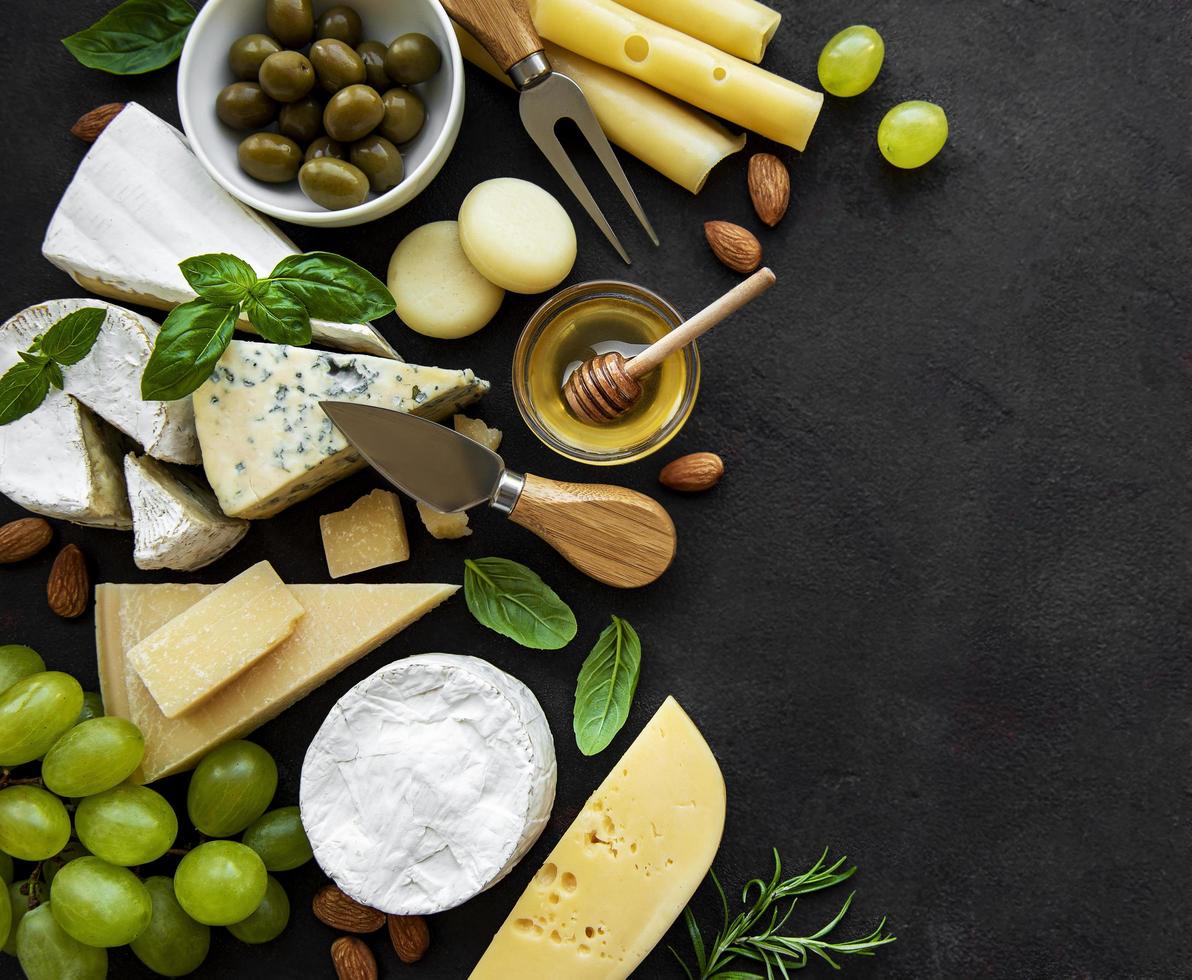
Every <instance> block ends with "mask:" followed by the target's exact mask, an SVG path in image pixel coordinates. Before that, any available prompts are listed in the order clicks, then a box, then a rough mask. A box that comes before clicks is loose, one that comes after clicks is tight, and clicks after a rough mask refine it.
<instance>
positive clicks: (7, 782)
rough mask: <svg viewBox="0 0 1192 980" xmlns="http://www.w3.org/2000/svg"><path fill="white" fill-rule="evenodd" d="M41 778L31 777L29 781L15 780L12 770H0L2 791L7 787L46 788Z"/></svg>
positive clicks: (0, 787)
mask: <svg viewBox="0 0 1192 980" xmlns="http://www.w3.org/2000/svg"><path fill="white" fill-rule="evenodd" d="M44 785H45V784H44V783H43V782H42V781H41V777H40V776H30V777H29V778H28V779H13V778H12V770H10V769H3V770H0V789H4V788H5V787H7V786H44Z"/></svg>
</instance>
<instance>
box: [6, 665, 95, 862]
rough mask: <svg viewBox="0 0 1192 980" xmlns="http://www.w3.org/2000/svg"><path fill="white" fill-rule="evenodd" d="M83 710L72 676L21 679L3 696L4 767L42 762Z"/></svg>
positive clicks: (57, 674)
mask: <svg viewBox="0 0 1192 980" xmlns="http://www.w3.org/2000/svg"><path fill="white" fill-rule="evenodd" d="M82 707H83V689H82V688H81V687H79V682H78V681H76V680H75V679H74V678H73V677H71V676H70V674H63V673H62V672H61V671H57V670H44V671H42V672H41V673H37V674H30V675H29V676H28V677H23V678H21V679H20V680H19V681H17V682H16V683H15V684H13V685H12V686H11V687H10V688H9V689H8V690H7V691H5V692H4V693H3V694H0V766H19V765H22V764H23V763H26V762H32V761H33V760H34V759H40V758H41V757H42V756H43V755H45V754H46V753H47V752H48V751H49V750H50V746H51V745H53V744H54V743H55V742H56V741H58V738H59V736H60V735H61V734H62V733H63V732H65V731H66V730H67V729H68V728H70V726H71V725H73V724H74V723H75V719H76V718H78V716H79V711H80V710H81V709H82ZM15 856H16V855H14V857H15Z"/></svg>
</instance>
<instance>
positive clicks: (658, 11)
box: [621, 0, 782, 64]
mask: <svg viewBox="0 0 1192 980" xmlns="http://www.w3.org/2000/svg"><path fill="white" fill-rule="evenodd" d="M621 5H622V6H623V7H628V8H629V9H630V10H636V11H637V12H638V13H639V14H641V15H642V16H644V17H649V18H650V19H651V20H656V21H658V22H659V23H660V24H666V26H667V27H673V28H674V29H675V30H676V31H682V32H683V33H684V34H690V35H691V36H692V37H696V38H699V39H700V40H701V41H705V42H707V43H708V44H710V45H712V47H714V48H719V49H720V50H721V51H725V52H727V53H728V54H735V55H736V56H737V57H738V58H744V59H745V60H746V61H752V62H754V64H756V63H757V62H759V61H761V60H762V57H763V56H764V55H765V53H766V46H767V45H768V44H769V43H770V40H771V39H772V38H773V37H774V32H775V31H777V30H778V24H779V23H780V22H781V21H782V14H780V13H779V12H778V11H777V10H773V9H771V8H770V7H767V6H766V5H765V4H763V3H758V2H757V0H621Z"/></svg>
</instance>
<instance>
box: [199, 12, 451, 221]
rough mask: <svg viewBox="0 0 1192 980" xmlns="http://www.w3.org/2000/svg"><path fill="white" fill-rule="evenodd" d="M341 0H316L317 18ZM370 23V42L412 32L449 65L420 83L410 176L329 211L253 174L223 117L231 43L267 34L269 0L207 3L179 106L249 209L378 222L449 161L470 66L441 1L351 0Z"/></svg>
mask: <svg viewBox="0 0 1192 980" xmlns="http://www.w3.org/2000/svg"><path fill="white" fill-rule="evenodd" d="M333 5H334V0H323V2H319V0H316V2H315V5H314V6H315V16H316V17H317V16H318V15H319V13H320V12H321V11H322V10H324V9H326V8H327V7H331V6H333ZM351 5H352V6H353V7H355V8H356V10H357V11H358V12H359V14H360V18H361V20H362V21H363V22H364V37H365V40H368V39H374V40H378V41H381V42H382V43H383V44H388V43H389V42H390V41H392V40H393V39H394V38H395V37H398V36H400V35H402V34H407V33H409V32H411V31H414V32H417V33H420V34H425V35H426V36H427V37H429V38H431V39H432V40H433V41H434V42H435V44H437V45H438V46H439V51H441V52H442V55H443V66H442V67H441V68H440V69H439V71H438V73H437V74H436V75H435V76H434V78H432V79H430V80H429V81H427V82H424V83H423V84H421V85H418V86H417V87H416V88H415V91H416V92H417V93H418V94H419V96H421V98H422V101H423V102H424V103H425V104H426V125H424V126H423V127H422V132H420V133H419V134H418V135H417V136H416V137H415V138H414V139H413V140H412V141H411V142H409V143H407V144H405V145H403V146H402V147H401V151H402V158H403V160H404V161H405V178H404V179H403V180H402V182H401V183H400V184H398V185H397V186H396V187H394V188H393V189H392V190H390V191H386V192H385V193H384V194H372V195H370V196H369V198H368V200H366V201H365V202H364V203H363V204H360V205H358V206H356V207H354V208H345V209H344V210H343V211H327V210H325V209H324V208H321V207H319V206H318V205H317V204H315V203H314V202H313V201H311V200H310V199H309V198H307V196H306V195H305V194H303V193H302V190H301V188H299V186H298V182H297V181H293V182H291V183H288V184H266V183H263V182H261V181H258V180H254V179H253V178H252V177H249V176H248V174H246V173H244V171H242V170H241V169H240V165H239V164H238V163H237V162H236V148H237V147H238V146H239V144H240V141H241V140H242V139H243V138H244V137H245V136H247V135H248V134H247V133H238V132H236V131H235V130H232V129H230V128H229V127H227V126H225V125H224V124H223V123H221V122H220V121H219V119H218V118H216V115H215V97H216V96H217V95H218V94H219V92H220V90H221V89H222V88H223V87H224V86H225V85H229V84H231V83H232V82H233V81H235V79H234V78H233V77H232V73H231V71H230V70H229V69H228V48H230V47H231V45H232V42H233V41H235V40H236V38H238V37H241V36H242V35H244V34H252V33H262V34H264V33H267V28H266V27H265V0H208V3H207V4H206V5H205V6H204V7H203V9H202V10H201V11H199V16H198V17H197V18H195V22H194V24H193V26H192V27H191V29H190V34H189V36H188V37H187V39H186V46H185V47H184V48H183V49H182V61H181V64H180V65H179V69H178V111H179V114H180V115H181V116H182V128H183V129H185V130H186V137H187V139H188V140H190V145H191V148H192V149H193V150H194V152H195V155H196V156H198V158H199V159H200V160H202V161H203V166H205V167H206V168H207V170H208V172H209V173H210V174H211V176H212V177H214V178H215V180H216V181H218V182H219V183H220V185H221V186H222V187H223V188H224V189H225V190H226V191H227V192H228V193H229V194H232V195H233V196H235V197H237V198H239V199H240V200H241V201H243V202H244V203H245V204H247V205H248V206H249V207H253V208H256V209H257V210H258V211H263V212H265V214H268V215H271V216H272V217H274V218H280V219H281V220H283V221H292V222H294V223H295V224H300V225H317V226H322V227H326V228H342V227H345V226H347V225H359V224H363V223H364V222H366V221H374V220H376V219H377V218H381V217H384V216H385V215H387V214H389V213H390V212H392V211H396V210H397V209H398V208H400V207H401V206H402V205H403V204H405V203H406V202H408V201H411V200H413V199H414V197H416V196H417V195H418V194H419V193H420V192H421V191H422V190H423V189H424V188H425V187H426V185H427V184H429V183H430V182H431V181H432V180H433V179H434V177H435V175H436V174H437V173H438V172H439V170H440V169H441V168H442V166H443V164H444V163H446V161H447V157H448V155H449V154H450V153H451V149H452V147H454V146H455V138H456V136H458V135H459V124H460V120H461V118H462V117H463V109H464V68H463V59H462V58H461V57H460V53H459V42H458V41H456V39H455V31H453V30H452V28H451V22H450V20H448V18H447V14H446V12H445V11H444V10H443V8H442V6H440V4H439V2H438V0H351Z"/></svg>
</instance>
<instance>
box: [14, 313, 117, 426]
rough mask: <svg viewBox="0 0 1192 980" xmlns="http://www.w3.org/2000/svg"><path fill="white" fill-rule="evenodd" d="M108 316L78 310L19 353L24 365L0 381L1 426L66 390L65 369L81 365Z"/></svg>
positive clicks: (35, 338)
mask: <svg viewBox="0 0 1192 980" xmlns="http://www.w3.org/2000/svg"><path fill="white" fill-rule="evenodd" d="M107 315H108V314H107V310H104V309H102V308H98V307H94V306H87V307H84V308H83V309H81V310H75V311H74V312H73V313H68V314H67V315H66V316H64V317H63V318H62V319H61V320H59V321H58V322H57V323H55V324H54V325H53V326H52V327H50V329H49V330H47V331H46V332H45V333H44V334H43V335H39V336H37V337H34V338H33V344H32V346H30V348H29V349H28V350H25V351H18V352H17V356H18V357H20V359H21V363H20V364H15V365H13V366H12V367H11V368H9V369H8V371H6V372H5V373H4V376H3V377H0V425H8V423H9V422H15V421H16V420H17V419H19V418H21V416H23V415H28V414H29V413H30V412H32V411H33V410H34V409H35V408H37V406H38V405H40V404H41V403H42V402H43V401H44V400H45V397H46V395H48V394H49V393H50V387H51V386H52V387H54V388H58V389H61V388H62V386H63V385H64V384H65V381H64V380H63V377H62V366H63V365H66V366H70V365H71V364H77V363H78V362H79V361H81V360H82V359H83V358H84V357H86V356H87V354H88V353H90V351H91V348H92V347H94V346H95V341H96V340H97V339H98V338H99V331H100V328H101V327H102V326H103V321H104V318H105V317H106V316H107Z"/></svg>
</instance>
